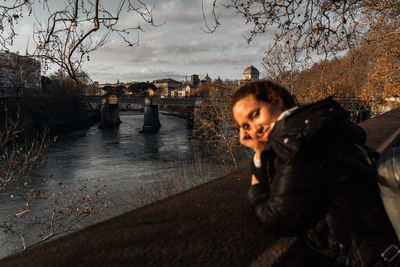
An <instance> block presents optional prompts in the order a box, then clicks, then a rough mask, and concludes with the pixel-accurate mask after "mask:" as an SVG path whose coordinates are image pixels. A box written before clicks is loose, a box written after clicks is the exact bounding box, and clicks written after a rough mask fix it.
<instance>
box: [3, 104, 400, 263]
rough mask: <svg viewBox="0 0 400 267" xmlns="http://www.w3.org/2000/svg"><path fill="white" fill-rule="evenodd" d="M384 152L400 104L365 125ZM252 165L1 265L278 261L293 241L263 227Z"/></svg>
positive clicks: (370, 138)
mask: <svg viewBox="0 0 400 267" xmlns="http://www.w3.org/2000/svg"><path fill="white" fill-rule="evenodd" d="M360 125H361V126H362V127H363V128H364V129H365V130H366V131H367V133H368V138H367V144H368V145H369V146H371V147H372V148H375V149H377V148H378V147H379V146H380V145H381V144H382V143H383V142H384V141H385V140H387V139H388V138H389V137H390V136H391V135H392V134H393V133H394V132H396V131H397V130H398V129H399V128H400V109H396V110H393V111H391V112H388V113H385V114H384V115H382V116H379V117H376V118H374V119H372V120H369V121H365V122H363V123H361V124H360ZM249 178H250V170H249V168H244V169H241V170H240V171H238V172H235V173H232V174H230V175H228V176H225V177H222V178H219V179H217V180H214V181H212V182H209V183H206V184H203V185H200V186H198V187H196V188H193V189H191V190H189V191H186V192H183V193H180V194H178V195H175V196H172V197H169V198H167V199H164V200H162V201H159V202H157V203H154V204H151V205H149V206H146V207H143V208H139V209H137V210H134V211H131V212H127V213H125V214H122V215H120V216H117V217H114V218H111V219H109V220H107V221H104V222H101V223H98V224H95V225H92V226H90V227H87V228H85V229H83V230H80V231H78V232H75V233H73V234H70V235H68V236H64V237H61V238H59V239H56V240H53V241H50V242H48V243H44V244H41V245H38V246H34V247H31V248H29V249H27V250H25V251H23V252H21V253H18V254H15V255H12V256H9V257H6V258H4V259H2V260H0V266H3V267H5V266H249V265H251V266H271V264H272V262H274V261H275V259H276V258H277V257H279V255H280V254H281V253H282V252H283V251H285V250H286V249H287V248H289V247H291V246H292V245H293V243H294V239H293V238H277V237H276V236H273V235H271V234H268V233H267V232H265V231H263V230H262V226H261V224H260V223H259V222H258V220H257V218H256V217H255V215H254V213H253V211H252V209H251V208H250V207H249V204H248V200H247V196H246V192H247V189H248V186H249V184H250V179H249Z"/></svg>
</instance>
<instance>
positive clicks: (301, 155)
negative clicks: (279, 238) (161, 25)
mask: <svg viewBox="0 0 400 267" xmlns="http://www.w3.org/2000/svg"><path fill="white" fill-rule="evenodd" d="M231 110H232V114H233V119H234V122H235V124H237V126H238V127H239V129H240V142H241V144H243V145H245V146H247V147H249V148H251V149H252V150H254V153H255V154H254V159H253V162H252V178H251V186H250V189H249V192H248V196H249V199H250V202H251V204H252V206H253V207H254V209H255V212H256V214H257V216H258V217H259V219H260V220H261V221H262V222H263V224H264V225H265V228H266V230H268V231H271V232H274V233H278V234H280V235H286V236H298V237H300V240H303V241H304V244H306V247H307V248H308V251H309V253H307V255H313V256H312V257H309V258H308V259H307V257H306V261H307V262H306V263H303V264H305V266H357V267H363V266H374V264H378V265H375V266H390V265H385V264H386V263H387V262H386V261H385V259H383V258H382V257H381V256H380V254H381V253H382V252H383V251H384V250H385V249H386V248H387V247H388V246H390V245H391V244H392V243H394V242H396V239H395V234H394V232H393V229H392V227H391V225H390V223H389V220H388V218H387V216H386V213H385V211H384V209H383V206H382V204H381V200H380V197H379V192H378V188H377V183H376V181H375V176H374V175H372V174H371V173H370V172H369V171H368V169H367V168H364V167H365V166H366V165H367V164H366V163H365V157H364V156H363V154H362V153H361V152H360V150H359V148H358V147H357V144H359V145H360V144H363V143H364V142H365V139H366V136H365V132H364V131H363V130H362V129H361V128H360V127H358V126H357V125H355V124H353V123H351V122H350V121H349V116H348V113H347V112H346V111H345V110H344V109H343V108H342V107H341V106H340V105H339V104H338V103H337V102H335V101H333V100H332V98H327V99H325V100H323V101H319V102H316V103H314V104H311V105H306V106H295V102H294V100H293V98H292V97H291V96H290V94H289V93H288V92H287V90H286V89H284V88H282V87H281V86H278V85H276V84H274V83H272V82H269V81H258V82H253V83H248V84H246V85H244V86H242V87H241V88H240V89H239V90H238V91H237V92H236V93H235V95H234V96H233V98H232V102H231ZM384 256H385V257H386V256H387V255H386V254H384ZM386 258H387V257H386ZM398 259H400V257H398ZM311 264H312V265H311ZM379 264H382V265H379ZM300 265H301V264H300V263H296V266H300ZM393 266H395V265H393Z"/></svg>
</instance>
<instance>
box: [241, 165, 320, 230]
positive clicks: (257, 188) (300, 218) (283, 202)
mask: <svg viewBox="0 0 400 267" xmlns="http://www.w3.org/2000/svg"><path fill="white" fill-rule="evenodd" d="M318 178H322V177H321V175H320V174H319V172H318V169H317V167H316V166H314V165H313V164H311V163H309V162H306V161H303V160H299V159H294V160H292V161H291V162H290V163H288V164H286V165H284V166H282V168H281V169H280V170H277V173H276V175H275V177H274V179H273V182H272V184H271V187H270V188H269V189H268V188H266V187H265V185H263V184H262V183H261V184H257V185H253V186H251V187H250V190H249V192H248V197H249V199H250V202H251V204H252V206H253V207H254V208H255V212H256V214H257V216H258V217H259V219H260V220H261V221H262V223H263V224H264V225H265V227H266V228H267V230H268V231H272V232H274V233H277V234H281V235H296V234H299V233H301V232H303V231H304V230H305V229H307V226H308V225H309V224H310V223H312V222H313V220H314V219H315V216H316V214H317V213H318V210H320V208H319V207H318V206H320V205H321V203H319V202H318V198H317V197H316V195H317V191H316V190H321V187H319V186H318V184H317V182H318ZM319 193H322V192H319Z"/></svg>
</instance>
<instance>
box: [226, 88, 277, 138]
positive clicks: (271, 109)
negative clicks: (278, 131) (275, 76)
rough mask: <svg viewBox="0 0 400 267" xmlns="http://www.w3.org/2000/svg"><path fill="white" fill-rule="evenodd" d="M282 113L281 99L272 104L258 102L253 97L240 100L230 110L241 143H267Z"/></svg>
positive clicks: (249, 96)
mask: <svg viewBox="0 0 400 267" xmlns="http://www.w3.org/2000/svg"><path fill="white" fill-rule="evenodd" d="M282 112H283V103H282V99H281V98H278V99H277V101H276V102H275V103H274V104H269V103H266V102H262V101H258V100H256V99H255V97H254V96H253V95H248V96H246V97H244V98H242V99H240V100H239V101H238V102H236V104H235V105H234V106H233V108H232V113H233V117H234V119H235V121H236V122H237V124H238V125H239V129H240V141H241V143H244V142H246V140H249V141H250V140H253V141H258V142H264V143H265V142H267V140H268V136H269V133H270V132H271V124H272V123H274V122H275V121H276V120H277V119H278V117H279V115H280V114H281V113H282Z"/></svg>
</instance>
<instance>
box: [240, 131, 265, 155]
mask: <svg viewBox="0 0 400 267" xmlns="http://www.w3.org/2000/svg"><path fill="white" fill-rule="evenodd" d="M239 139H240V143H241V144H242V145H244V146H246V147H248V148H250V149H253V150H254V152H255V154H256V158H258V159H261V152H262V151H263V150H264V148H265V145H266V142H265V141H264V140H261V139H256V138H252V137H251V136H250V135H249V134H247V133H246V132H245V131H243V130H242V129H240V132H239Z"/></svg>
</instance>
